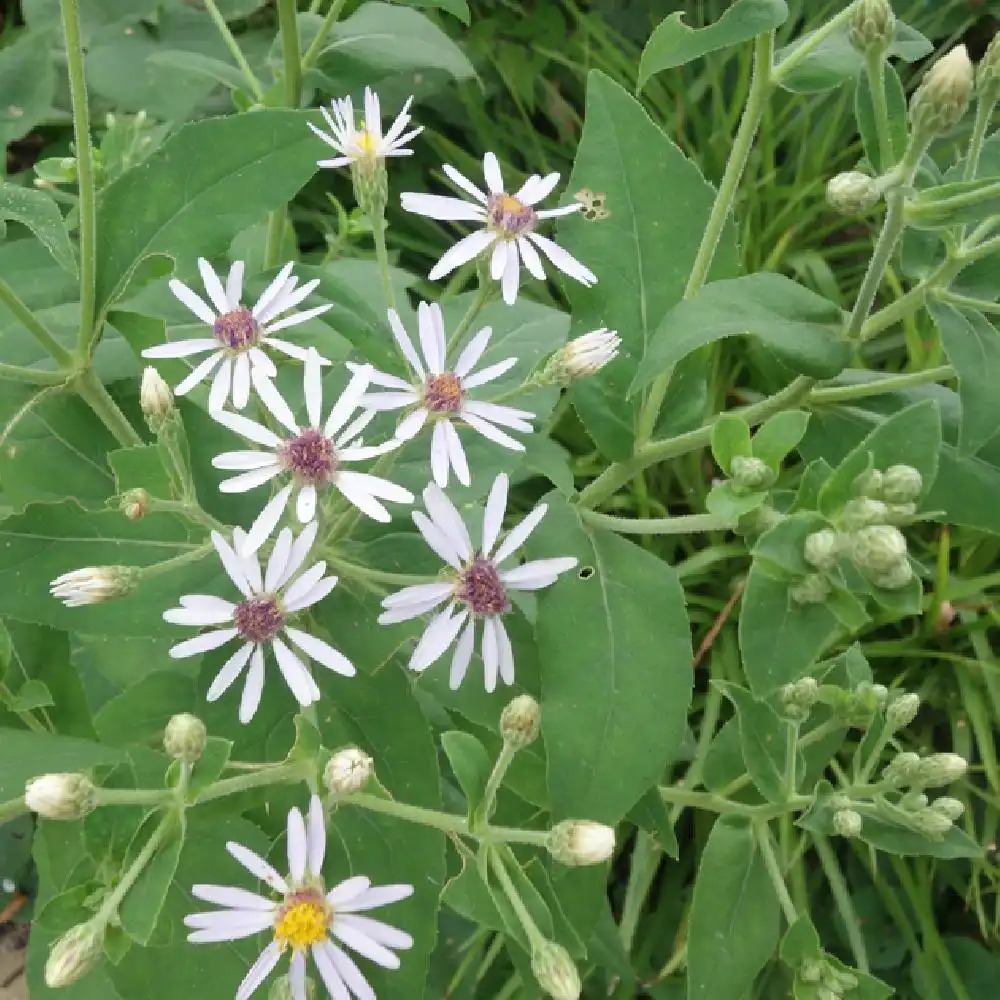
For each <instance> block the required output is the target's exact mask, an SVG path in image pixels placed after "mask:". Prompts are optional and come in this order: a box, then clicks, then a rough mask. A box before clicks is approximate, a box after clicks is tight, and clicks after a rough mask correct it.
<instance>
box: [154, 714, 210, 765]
mask: <svg viewBox="0 0 1000 1000" xmlns="http://www.w3.org/2000/svg"><path fill="white" fill-rule="evenodd" d="M207 741H208V730H207V729H206V728H205V723H204V722H202V721H201V719H199V718H198V717H197V716H196V715H191V713H190V712H182V713H181V714H179V715H174V716H171V718H170V721H169V722H168V723H167V728H166V729H165V730H164V732H163V749H164V750H166V752H167V754H168V755H169V756H171V757H173V758H174V760H180V761H183V762H184V763H186V764H193V763H194V762H195V761H196V760H199V759H200V758H201V755H202V754H203V753H204V752H205V744H206V742H207Z"/></svg>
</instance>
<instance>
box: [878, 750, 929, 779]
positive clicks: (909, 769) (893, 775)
mask: <svg viewBox="0 0 1000 1000" xmlns="http://www.w3.org/2000/svg"><path fill="white" fill-rule="evenodd" d="M919 770H920V756H919V755H918V754H915V753H913V752H912V751H910V750H904V751H903V752H902V753H898V754H896V756H895V757H893V759H892V760H891V761H890V762H889V763H888V764H887V765H886V766H885V769H884V770H883V771H882V780H883V781H887V782H889V783H890V784H893V785H905V784H906V783H907V782H909V781H912V780H913V779H914V778H915V777H916V775H917V772H918V771H919Z"/></svg>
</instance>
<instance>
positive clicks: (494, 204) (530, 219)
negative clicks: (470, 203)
mask: <svg viewBox="0 0 1000 1000" xmlns="http://www.w3.org/2000/svg"><path fill="white" fill-rule="evenodd" d="M486 210H487V212H488V213H489V220H490V226H491V228H492V229H493V230H495V231H496V232H497V233H498V234H499V235H500V236H501V237H502V238H503V239H507V240H512V239H514V238H515V237H517V236H520V235H521V233H524V232H530V231H531V230H532V229H534V228H535V226H536V224H537V223H538V216H537V215H535V210H534V209H533V208H532V207H531V206H530V205H525V204H524V203H523V202H521V201H518V199H517V198H513V197H511V196H510V195H509V194H503V193H498V194H491V195H490V200H489V202H488V203H487V208H486Z"/></svg>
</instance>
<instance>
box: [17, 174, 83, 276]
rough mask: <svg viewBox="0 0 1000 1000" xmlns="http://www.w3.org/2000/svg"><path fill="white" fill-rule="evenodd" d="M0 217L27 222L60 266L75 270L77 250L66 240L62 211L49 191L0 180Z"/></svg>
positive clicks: (70, 270)
mask: <svg viewBox="0 0 1000 1000" xmlns="http://www.w3.org/2000/svg"><path fill="white" fill-rule="evenodd" d="M2 219H13V220H14V221H15V222H20V223H21V225H23V226H27V227H28V228H29V229H30V230H31V231H32V232H33V233H34V234H35V236H36V237H38V240H39V242H40V243H41V244H42V245H43V246H44V247H45V248H46V250H48V251H49V253H50V254H52V257H53V258H54V260H55V262H56V263H57V264H58V265H59V266H60V267H61V268H63V269H64V270H66V271H69V273H70V274H72V275H75V274H76V254H75V253H74V251H73V246H72V244H71V243H70V241H69V233H68V232H67V231H66V223H65V222H63V217H62V212H60V211H59V206H58V205H57V204H56V203H55V200H54V199H53V198H52V195H50V194H47V193H46V192H45V191H39V190H37V189H36V188H23V187H17V185H15V184H4V183H0V220H2Z"/></svg>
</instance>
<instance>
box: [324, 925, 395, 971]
mask: <svg viewBox="0 0 1000 1000" xmlns="http://www.w3.org/2000/svg"><path fill="white" fill-rule="evenodd" d="M331 930H332V931H333V935H334V937H337V938H340V940H341V941H343V942H344V944H346V945H347V947H348V948H351V949H352V950H353V951H356V952H357V953H358V954H359V955H364V957H365V958H367V959H370V960H371V961H372V962H374V963H375V964H376V965H381V966H382V967H383V968H386V969H398V968H399V957H398V956H397V955H395V954H393V953H392V952H391V951H389V949H388V948H385V947H383V946H382V945H380V944H379V943H378V942H376V941H373V940H372V939H371V938H370V937H368V935H367V934H364V933H362V932H361V931H359V930H358V929H357V928H356V927H352V926H350V925H349V924H345V923H344V922H343V921H340V920H334V922H333V927H332V928H331Z"/></svg>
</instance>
